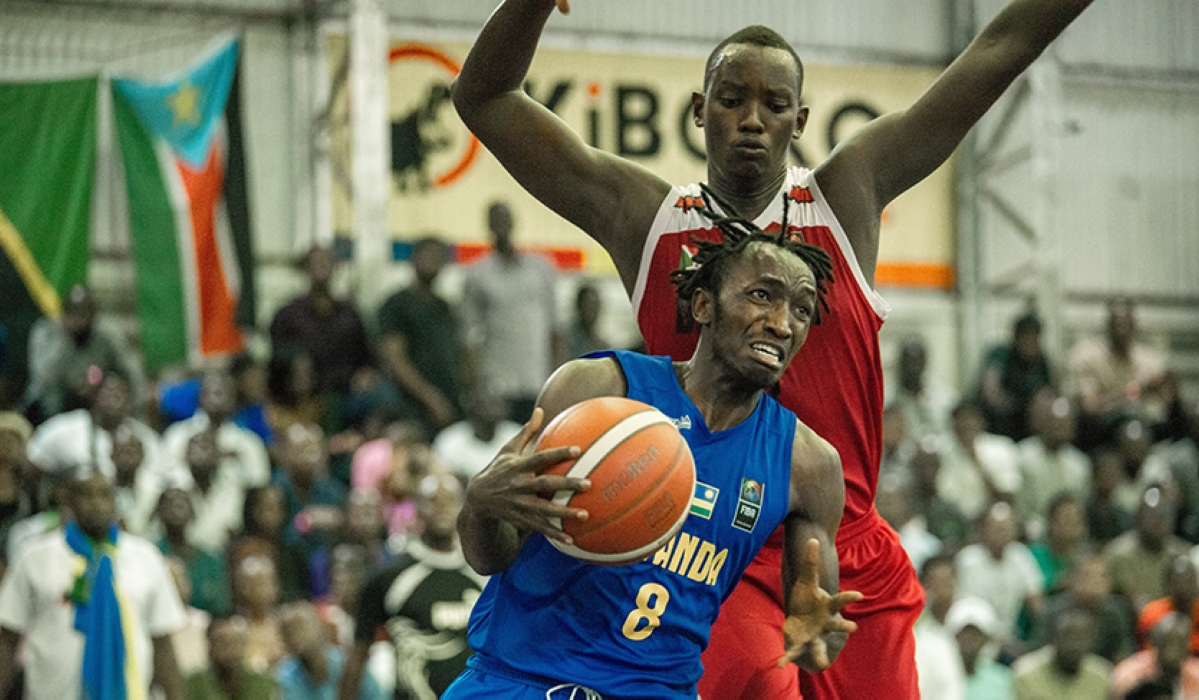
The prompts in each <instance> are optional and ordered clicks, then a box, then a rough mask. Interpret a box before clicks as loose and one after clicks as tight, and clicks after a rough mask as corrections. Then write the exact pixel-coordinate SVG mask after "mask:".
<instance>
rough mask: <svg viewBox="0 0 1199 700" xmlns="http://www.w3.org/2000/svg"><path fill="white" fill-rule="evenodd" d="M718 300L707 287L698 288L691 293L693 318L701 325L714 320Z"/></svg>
mask: <svg viewBox="0 0 1199 700" xmlns="http://www.w3.org/2000/svg"><path fill="white" fill-rule="evenodd" d="M715 303H716V300H715V299H714V298H713V297H712V293H711V292H710V291H708V290H706V289H697V290H695V292H694V293H693V294H692V295H691V318H693V319H695V322H696V323H698V324H699V325H701V326H702V325H705V324H707V323H711V322H712V316H713V313H714V308H715Z"/></svg>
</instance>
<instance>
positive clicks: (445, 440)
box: [433, 386, 521, 479]
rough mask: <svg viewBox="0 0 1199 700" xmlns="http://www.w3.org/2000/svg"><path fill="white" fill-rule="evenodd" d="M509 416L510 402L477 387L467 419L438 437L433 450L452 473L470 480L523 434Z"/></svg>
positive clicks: (472, 394) (468, 409)
mask: <svg viewBox="0 0 1199 700" xmlns="http://www.w3.org/2000/svg"><path fill="white" fill-rule="evenodd" d="M507 413H508V404H507V402H505V401H504V400H503V399H501V398H500V397H498V396H495V395H494V394H492V393H491V392H489V391H487V389H486V388H484V387H482V386H479V387H476V388H475V389H474V391H472V392H471V394H470V399H469V400H468V401H467V404H466V419H465V420H461V421H458V422H457V423H455V424H453V425H451V426H449V427H447V428H446V429H445V430H442V431H441V432H440V433H438V434H437V437H436V438H435V439H434V440H433V450H434V451H435V452H437V456H438V457H440V458H441V461H442V462H444V463H445V465H446V466H447V467H449V469H450V471H452V472H453V473H455V474H459V475H461V476H463V477H465V478H467V479H469V478H471V477H472V476H474V475H475V474H478V473H479V472H480V471H482V470H483V467H486V466H487V464H488V463H489V462H491V458H492V457H494V456H495V455H496V454H497V453H498V452H499V451H500V448H501V447H503V446H504V445H506V444H507V443H508V441H509V440H511V439H512V437H513V436H515V435H516V434H517V433H518V432H520V428H521V426H520V424H519V423H515V422H513V421H510V420H508V419H507Z"/></svg>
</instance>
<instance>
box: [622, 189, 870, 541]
mask: <svg viewBox="0 0 1199 700" xmlns="http://www.w3.org/2000/svg"><path fill="white" fill-rule="evenodd" d="M784 193H785V196H786V197H787V199H788V200H789V201H788V202H787V207H786V210H787V218H788V222H787V223H788V230H789V231H790V232H791V233H792V234H793V235H797V236H799V237H801V238H802V239H803V240H804V241H806V242H807V243H811V244H814V245H818V246H820V247H821V248H823V249H824V250H825V251H826V252H827V253H828V254H829V256H830V257H831V258H832V261H833V276H834V282H833V283H832V284H831V285H829V287H828V295H827V297H826V298H827V301H828V305H829V311H822V317H821V321H820V324H819V325H814V326H812V328H811V332H810V333H809V334H808V339H807V342H805V343H804V346H803V347H802V348H801V349H800V351H799V354H798V355H796V357H795V359H794V360H793V361H792V362H791V365H790V367H788V368H787V371H786V373H785V374H784V375H783V379H782V382H781V384H780V394H779V401H780V402H781V403H782V404H783V405H784V406H786V407H787V408H789V409H791V410H792V411H794V412H795V414H796V415H797V416H799V419H800V420H801V421H803V422H804V423H805V424H806V425H808V426H809V427H811V428H812V429H813V430H814V431H816V434H817V435H819V436H821V437H823V438H824V439H826V440H828V441H829V442H830V443H832V445H833V447H835V448H836V449H837V452H839V453H840V455H841V465H842V468H843V470H844V472H845V516H844V518H843V520H842V523H843V524H844V523H848V522H851V521H854V520H857V519H858V518H860V517H862V516H863V515H865V514H866V513H867V512H869V511H870V509H871V508H872V506H873V504H874V493H875V489H876V487H877V485H878V468H879V460H880V457H881V454H882V413H883V372H882V365H881V362H880V359H879V346H878V332H879V329H880V328H881V327H882V324H883V321H884V320H885V319H886V317H887V314H888V313H889V312H890V307H889V306H888V305H887V302H886V301H884V300H883V298H882V297H881V296H879V294H878V293H877V292H875V291H874V290H873V289H872V288H871V286H870V284H869V283H868V281H867V280H866V278H865V276H864V275H863V274H862V270H861V268H860V267H859V266H858V261H857V258H856V257H855V256H854V253H853V249H852V248H851V246H850V244H849V239H848V238H847V237H846V235H845V231H844V230H843V229H842V228H841V224H840V222H838V221H837V219H836V217H835V216H833V212H832V210H831V209H830V208H829V206H828V202H826V201H825V199H824V195H823V194H821V192H820V188H819V187H818V186H817V185H816V181H815V178H813V177H812V172H811V171H810V170H808V169H806V168H791V169H790V170H789V171H788V173H787V179H786V181H785V182H784V184H783V188H782V190H781V191H780V192H779V196H778V197H776V198H775V199H774V201H773V202H771V204H770V206H768V207H767V208H766V210H765V211H764V212H762V215H761V216H759V217H758V219H757V220H756V221H755V223H756V224H757V225H758V226H759V227H761V228H762V229H763V230H765V231H766V232H768V233H776V232H778V231H779V228H780V220H781V219H782V216H783V209H784V207H783V197H784ZM703 196H704V195H703V192H702V191H701V190H700V187H699V185H697V184H692V185H688V186H686V187H674V188H672V189H671V191H670V194H669V195H667V198H666V200H665V201H664V202H663V203H662V207H661V208H660V209H659V210H658V214H657V216H656V217H655V218H654V223H653V226H652V228H651V229H650V231H649V235H648V237H647V239H646V244H645V250H644V251H643V252H642V256H641V266H640V269H639V270H638V273H637V282H636V286H635V287H634V289H633V299H632V302H633V309H634V311H635V313H636V315H637V323H638V325H639V326H640V328H641V333H642V335H643V336H644V337H645V342H646V347H647V351H648V352H649V353H650V354H652V355H670V356H671V357H673V358H674V359H676V360H686V359H689V358H690V357H691V355H692V353H693V352H694V350H695V344H696V341H697V339H698V333H697V330H696V329H694V328H691V327H690V326H691V324H690V323H689V321H690V319H689V317H687V316H685V311H684V309H683V307H682V306H681V305H680V304H679V303H678V301H677V296H676V294H675V289H674V286H673V285H672V284H671V283H670V272H671V270H674V269H677V268H679V267H680V266H682V267H686V266H688V265H690V264H691V256H692V255H693V254H694V253H695V252H696V244H695V241H696V240H719V239H720V236H721V232H720V229H718V228H716V227H715V226H713V225H712V223H711V221H710V220H709V219H708V217H707V216H705V215H704V214H703V213H702V212H701V211H700V210H699V208H698V207H697V206H696V204H697V202H700V203H703ZM706 204H707V205H708V206H709V207H710V208H711V209H712V210H714V211H717V212H720V207H719V205H718V204H717V203H716V202H706Z"/></svg>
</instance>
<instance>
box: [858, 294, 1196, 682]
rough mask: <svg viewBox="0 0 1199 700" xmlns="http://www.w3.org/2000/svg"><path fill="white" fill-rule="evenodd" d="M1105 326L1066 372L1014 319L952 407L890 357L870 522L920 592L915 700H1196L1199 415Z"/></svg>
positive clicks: (919, 355)
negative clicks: (903, 560) (896, 549)
mask: <svg viewBox="0 0 1199 700" xmlns="http://www.w3.org/2000/svg"><path fill="white" fill-rule="evenodd" d="M1107 310H1108V324H1107V330H1106V333H1105V334H1097V335H1096V337H1087V338H1084V339H1082V340H1080V341H1079V342H1078V343H1077V344H1076V345H1075V346H1074V347H1073V348H1071V349H1070V351H1069V353H1068V355H1067V356H1066V358H1065V360H1064V362H1063V363H1062V364H1061V365H1058V364H1055V363H1054V362H1053V361H1052V360H1051V359H1050V358H1049V357H1048V356H1047V355H1046V353H1045V352H1044V350H1043V348H1042V346H1041V342H1040V331H1041V325H1040V322H1039V320H1038V319H1037V317H1036V316H1035V315H1032V314H1026V315H1023V316H1021V317H1020V318H1019V319H1017V320H1016V322H1015V324H1014V328H1013V333H1012V337H1011V340H1010V342H1008V343H1005V344H1002V345H1000V346H997V347H995V348H993V349H992V350H990V351H989V352H988V353H987V355H986V357H985V358H984V362H983V369H982V371H981V372H980V376H979V378H978V381H977V384H976V385H975V386H974V387H972V388H969V389H968V390H966V391H963V392H961V397H960V398H954V399H953V401H952V403H950V402H949V401H948V400H947V399H948V398H949V397H951V396H952V393H951V392H950V391H948V390H945V389H939V388H937V387H935V386H930V385H929V384H928V382H927V381H926V380H925V379H924V377H923V373H924V365H925V355H926V348H925V347H924V345H923V342H922V341H921V340H920V339H919V338H911V339H908V340H906V341H905V342H903V343H902V344H901V347H900V352H899V359H898V362H897V367H896V371H895V373H894V375H893V376H892V378H893V379H894V380H895V381H894V385H895V389H894V390H893V391H892V392H891V395H890V396H889V402H888V404H887V408H886V412H885V415H884V461H883V465H882V470H881V472H882V473H881V476H880V484H879V492H878V499H877V505H878V508H879V511H880V513H881V514H882V515H883V517H884V518H886V519H887V520H888V522H890V523H891V524H892V526H893V527H894V528H895V529H896V530H897V531H898V532H899V534H900V537H901V541H902V542H903V545H904V548H905V549H906V550H907V551H908V553H909V556H910V558H911V559H912V562H913V565H914V566H915V567H916V568H917V570H918V571H919V572H920V578H921V581H922V583H923V585H924V586H925V592H926V597H927V607H926V610H925V614H924V615H923V617H922V618H921V620H920V622H919V623H918V625H917V627H916V635H917V651H918V658H917V663H918V667H919V671H920V685H921V688H922V692H923V694H924V697H929V698H946V699H949V700H954V699H958V698H967V699H969V700H977V699H983V698H1015V699H1017V700H1030V699H1034V698H1046V699H1049V698H1053V699H1054V700H1069V699H1073V698H1078V699H1080V700H1083V699H1090V698H1094V699H1096V700H1104V699H1107V698H1116V699H1123V698H1129V699H1132V698H1199V676H1196V675H1195V674H1196V670H1197V669H1196V666H1197V665H1199V661H1197V660H1196V659H1195V658H1194V657H1192V656H1191V655H1190V654H1193V653H1195V652H1196V651H1199V624H1196V623H1197V622H1199V618H1197V617H1196V613H1197V612H1199V610H1197V609H1196V607H1195V606H1196V604H1199V574H1197V566H1199V530H1197V529H1196V512H1197V509H1199V489H1197V488H1196V483H1195V482H1196V479H1199V449H1197V448H1199V410H1197V407H1196V406H1194V405H1187V404H1186V402H1185V401H1184V400H1183V399H1182V398H1181V397H1180V395H1179V389H1178V382H1177V379H1176V377H1175V376H1174V375H1173V374H1172V373H1171V372H1170V371H1169V370H1168V363H1167V361H1166V358H1165V356H1164V355H1163V354H1162V353H1160V352H1158V351H1156V350H1154V349H1153V348H1152V347H1150V346H1148V345H1146V344H1143V342H1142V341H1141V339H1140V338H1139V337H1138V335H1137V332H1136V318H1135V309H1134V306H1133V304H1132V302H1131V301H1129V300H1128V299H1124V298H1114V299H1112V300H1111V301H1110V302H1109V304H1108V307H1107ZM1179 638H1185V639H1187V640H1189V644H1190V646H1189V649H1190V653H1188V652H1187V649H1185V648H1181V649H1180V648H1179V646H1180V644H1184V642H1180V641H1179Z"/></svg>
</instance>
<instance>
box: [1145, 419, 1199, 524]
mask: <svg viewBox="0 0 1199 700" xmlns="http://www.w3.org/2000/svg"><path fill="white" fill-rule="evenodd" d="M1183 414H1184V415H1183V416H1182V417H1181V418H1180V419H1179V420H1180V421H1181V422H1182V424H1183V430H1182V431H1181V437H1179V438H1178V439H1177V440H1174V441H1172V442H1167V443H1159V445H1158V447H1156V448H1155V449H1154V451H1155V453H1156V454H1157V455H1158V457H1159V458H1160V459H1162V460H1163V461H1165V463H1166V464H1168V465H1169V468H1170V473H1171V474H1172V475H1173V476H1174V482H1175V483H1176V484H1177V485H1178V493H1179V497H1180V499H1181V500H1180V503H1179V514H1178V520H1179V523H1178V528H1177V530H1178V533H1179V535H1181V536H1182V537H1183V538H1184V539H1186V540H1187V541H1189V542H1192V543H1199V404H1195V405H1193V406H1191V407H1190V408H1189V409H1186V410H1185V411H1184V412H1183Z"/></svg>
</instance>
